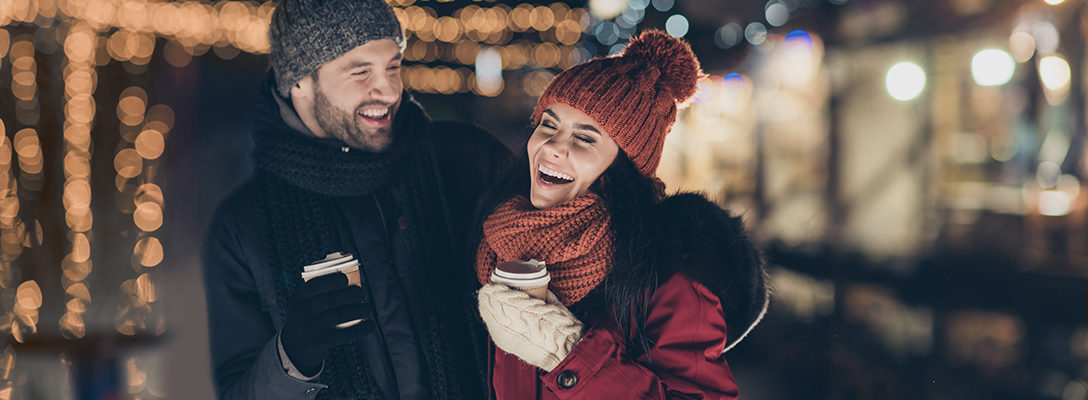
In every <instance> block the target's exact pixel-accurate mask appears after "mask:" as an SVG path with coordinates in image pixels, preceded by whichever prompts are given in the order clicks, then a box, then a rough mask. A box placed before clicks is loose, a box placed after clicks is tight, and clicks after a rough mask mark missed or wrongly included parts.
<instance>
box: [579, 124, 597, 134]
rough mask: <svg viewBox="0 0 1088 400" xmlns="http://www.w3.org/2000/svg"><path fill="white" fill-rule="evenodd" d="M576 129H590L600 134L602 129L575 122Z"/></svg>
mask: <svg viewBox="0 0 1088 400" xmlns="http://www.w3.org/2000/svg"><path fill="white" fill-rule="evenodd" d="M574 129H578V130H583V131H590V132H593V133H596V134H598V135H600V134H601V131H599V130H597V128H594V127H593V125H585V124H574Z"/></svg>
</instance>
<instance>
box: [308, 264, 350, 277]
mask: <svg viewBox="0 0 1088 400" xmlns="http://www.w3.org/2000/svg"><path fill="white" fill-rule="evenodd" d="M353 269H354V270H358V269H359V261H357V260H348V261H347V262H345V263H341V264H336V265H333V266H330V267H327V268H321V269H318V270H314V271H302V279H310V278H316V277H319V276H322V275H328V274H331V273H333V272H351V271H352V270H353Z"/></svg>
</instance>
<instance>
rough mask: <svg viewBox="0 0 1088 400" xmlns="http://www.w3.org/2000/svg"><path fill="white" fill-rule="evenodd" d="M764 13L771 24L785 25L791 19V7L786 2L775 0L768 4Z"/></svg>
mask: <svg viewBox="0 0 1088 400" xmlns="http://www.w3.org/2000/svg"><path fill="white" fill-rule="evenodd" d="M764 14H765V16H766V17H767V23H768V24H771V26H782V25H785V24H786V21H789V19H790V9H789V8H787V7H786V5H785V4H782V3H779V2H777V1H774V0H772V1H771V3H768V4H767V8H766V10H765V12H764Z"/></svg>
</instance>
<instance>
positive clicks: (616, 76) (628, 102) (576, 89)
mask: <svg viewBox="0 0 1088 400" xmlns="http://www.w3.org/2000/svg"><path fill="white" fill-rule="evenodd" d="M702 76H703V73H702V70H700V68H699V60H697V59H695V54H694V53H692V51H691V47H690V46H688V44H687V43H686V42H684V41H682V40H680V39H677V38H674V37H672V36H669V35H668V34H667V33H665V32H662V31H658V30H647V31H644V32H642V33H641V34H639V35H638V36H637V37H635V38H634V39H631V42H630V43H628V44H627V48H625V49H624V51H623V52H622V53H620V54H618V55H615V56H609V57H604V58H594V59H592V60H589V61H587V62H585V63H582V64H578V65H575V66H573V67H571V68H570V69H568V70H566V71H563V72H562V73H560V74H559V75H557V76H556V77H555V79H554V80H552V81H551V83H549V84H548V87H547V88H546V89H544V94H542V95H541V96H540V99H539V100H537V103H536V110H534V111H533V125H536V124H539V123H540V116H541V114H542V113H543V112H544V110H545V109H546V108H548V107H549V106H551V105H552V104H555V103H563V104H566V105H569V106H571V107H574V108H576V109H578V110H581V111H582V112H584V113H586V115H589V116H590V117H593V119H594V120H596V121H597V123H598V124H600V125H601V126H602V127H604V129H606V130H607V131H608V133H609V135H611V136H612V139H613V140H615V141H616V143H617V144H619V146H620V148H621V149H623V152H624V153H626V154H627V157H628V158H630V159H631V161H632V162H634V164H635V166H636V167H638V170H639V171H640V172H642V174H643V175H646V176H650V177H653V176H654V175H655V173H656V171H657V165H658V164H659V163H660V162H661V150H662V147H663V146H664V143H665V135H666V134H668V133H669V130H671V129H672V125H673V123H675V122H676V110H677V105H678V104H683V103H685V102H687V100H688V99H690V98H691V97H692V96H694V95H695V92H696V89H697V88H698V86H697V85H698V80H699V78H701V77H702Z"/></svg>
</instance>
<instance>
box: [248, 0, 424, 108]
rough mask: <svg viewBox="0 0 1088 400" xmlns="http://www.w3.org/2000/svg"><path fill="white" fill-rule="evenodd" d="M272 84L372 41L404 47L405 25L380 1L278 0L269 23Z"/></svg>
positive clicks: (286, 89) (281, 85)
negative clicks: (402, 25) (273, 77)
mask: <svg viewBox="0 0 1088 400" xmlns="http://www.w3.org/2000/svg"><path fill="white" fill-rule="evenodd" d="M268 38H269V42H270V43H271V45H272V55H271V58H272V70H273V71H274V72H275V74H276V89H277V90H279V93H280V95H282V96H284V97H288V96H289V94H290V92H291V86H294V85H295V83H298V81H300V80H302V78H304V77H306V75H309V74H310V73H311V72H313V71H314V70H316V69H317V68H318V67H320V66H322V65H324V64H325V63H327V62H329V61H332V60H335V59H337V58H339V57H340V56H342V55H344V53H347V52H349V51H351V50H352V49H354V48H356V47H359V46H361V45H363V44H366V43H367V42H370V41H372V40H381V39H392V40H393V41H394V42H396V43H397V46H400V48H401V49H404V29H403V28H402V27H401V25H400V21H399V20H398V19H397V16H396V14H394V13H393V8H392V7H390V6H389V4H386V2H385V1H383V0H283V1H281V2H280V3H279V5H278V6H276V10H275V11H274V12H273V13H272V23H271V24H270V25H269V27H268Z"/></svg>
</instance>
